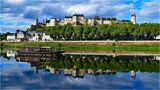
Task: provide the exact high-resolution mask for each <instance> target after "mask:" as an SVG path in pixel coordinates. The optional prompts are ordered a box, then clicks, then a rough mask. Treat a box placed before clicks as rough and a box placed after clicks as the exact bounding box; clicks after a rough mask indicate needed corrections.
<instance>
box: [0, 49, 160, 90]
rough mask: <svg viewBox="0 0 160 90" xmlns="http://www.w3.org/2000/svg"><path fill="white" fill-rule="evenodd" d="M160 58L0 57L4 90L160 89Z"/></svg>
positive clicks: (78, 55)
mask: <svg viewBox="0 0 160 90" xmlns="http://www.w3.org/2000/svg"><path fill="white" fill-rule="evenodd" d="M159 64H160V55H142V54H141V55H116V56H115V55H107V54H106V55H82V54H64V55H58V56H53V57H18V56H16V55H15V52H12V53H11V52H10V53H8V52H7V53H5V52H4V53H1V57H0V69H1V73H0V76H1V78H0V79H1V89H159V88H160V86H159V84H160V77H159V76H160V69H159V68H160V67H159Z"/></svg>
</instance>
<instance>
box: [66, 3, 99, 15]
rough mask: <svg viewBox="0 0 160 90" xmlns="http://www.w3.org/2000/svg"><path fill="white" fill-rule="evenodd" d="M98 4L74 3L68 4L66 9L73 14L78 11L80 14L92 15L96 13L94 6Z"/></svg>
mask: <svg viewBox="0 0 160 90" xmlns="http://www.w3.org/2000/svg"><path fill="white" fill-rule="evenodd" d="M97 7H98V5H96V4H91V5H87V4H85V5H81V4H79V5H74V6H70V7H69V8H68V9H67V10H66V11H67V13H69V14H75V13H80V14H85V15H92V14H96V8H97Z"/></svg>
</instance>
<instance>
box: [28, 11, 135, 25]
mask: <svg viewBox="0 0 160 90" xmlns="http://www.w3.org/2000/svg"><path fill="white" fill-rule="evenodd" d="M116 23H132V24H136V14H135V13H134V14H132V15H131V20H117V19H116V18H100V17H98V16H95V17H94V18H88V19H87V18H85V16H84V15H83V14H74V15H72V16H65V18H64V20H61V19H59V18H51V19H49V20H45V22H43V23H42V22H39V20H38V19H36V22H35V24H33V25H31V26H30V28H37V27H40V26H47V27H49V26H56V25H66V24H72V25H73V26H76V25H90V26H93V25H101V24H109V25H111V24H116Z"/></svg>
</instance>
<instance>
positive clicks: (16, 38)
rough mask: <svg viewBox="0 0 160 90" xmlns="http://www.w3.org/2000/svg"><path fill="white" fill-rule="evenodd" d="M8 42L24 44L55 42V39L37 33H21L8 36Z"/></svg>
mask: <svg viewBox="0 0 160 90" xmlns="http://www.w3.org/2000/svg"><path fill="white" fill-rule="evenodd" d="M7 41H8V42H23V41H53V39H52V38H51V37H50V36H49V35H46V34H45V33H36V32H35V31H31V32H25V31H19V32H17V33H12V34H10V35H8V36H7Z"/></svg>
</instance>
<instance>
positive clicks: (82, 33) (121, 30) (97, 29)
mask: <svg viewBox="0 0 160 90" xmlns="http://www.w3.org/2000/svg"><path fill="white" fill-rule="evenodd" d="M159 29H160V24H158V23H145V24H135V25H133V24H112V25H94V26H88V25H77V26H72V25H71V24H67V25H64V26H61V25H58V26H51V27H41V28H38V29H36V30H35V31H36V32H45V33H47V34H49V35H50V36H51V37H52V38H53V39H54V40H154V39H155V37H156V36H157V35H160V32H159Z"/></svg>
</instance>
